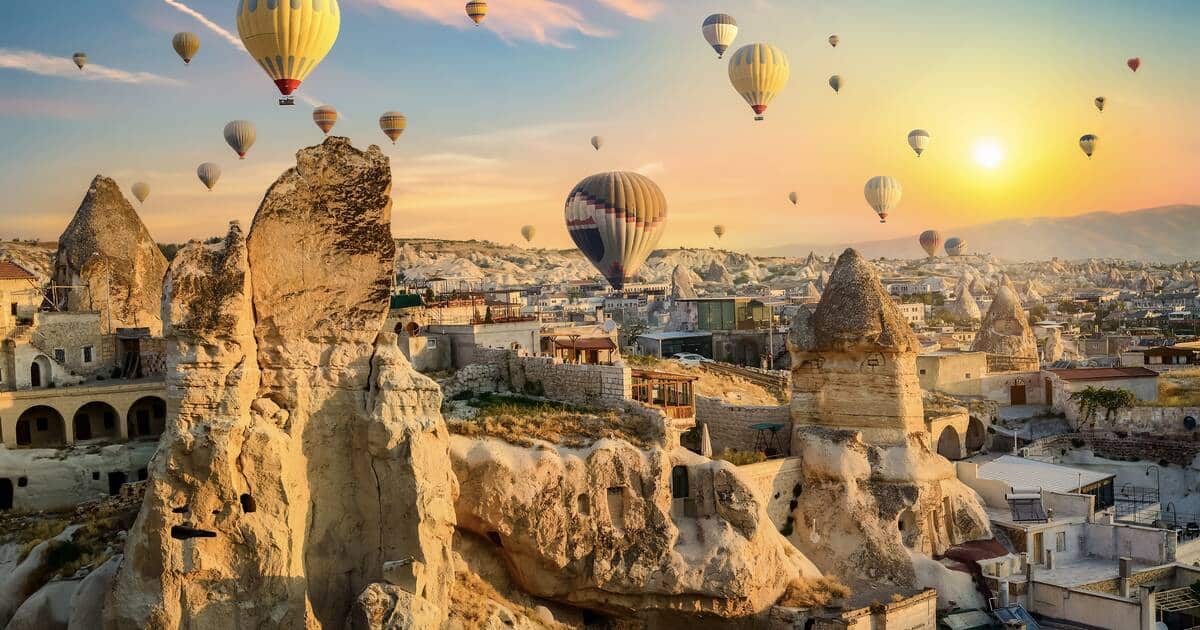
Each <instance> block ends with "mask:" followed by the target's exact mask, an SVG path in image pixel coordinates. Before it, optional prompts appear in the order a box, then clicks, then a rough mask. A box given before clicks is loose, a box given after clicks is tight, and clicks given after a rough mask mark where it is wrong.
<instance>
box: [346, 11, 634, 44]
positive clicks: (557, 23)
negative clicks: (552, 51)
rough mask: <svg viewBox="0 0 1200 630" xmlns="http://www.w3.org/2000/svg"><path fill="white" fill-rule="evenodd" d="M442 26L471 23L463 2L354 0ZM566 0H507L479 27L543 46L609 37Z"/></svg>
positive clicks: (604, 30)
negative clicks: (577, 38)
mask: <svg viewBox="0 0 1200 630" xmlns="http://www.w3.org/2000/svg"><path fill="white" fill-rule="evenodd" d="M358 2H360V3H362V4H369V5H375V6H380V7H383V8H386V9H391V10H393V11H397V12H400V13H403V14H405V15H409V16H412V17H417V18H421V19H426V20H432V21H434V22H438V23H439V24H445V25H446V26H453V27H455V28H460V29H466V28H471V27H473V24H472V22H471V21H470V20H469V19H467V16H466V13H464V12H463V3H461V2H457V1H454V0H437V1H434V0H358ZM601 3H602V4H604V5H610V6H612V5H622V6H625V5H634V6H636V5H642V4H653V2H646V1H644V0H602V2H601ZM577 4H579V2H576V1H572V2H568V1H566V0H563V1H559V0H508V1H507V2H504V3H503V4H500V3H498V4H497V6H496V7H495V8H494V9H493V10H492V11H491V12H490V13H488V16H487V19H486V20H485V21H484V22H483V27H484V28H487V29H488V30H490V31H492V32H494V33H496V35H498V36H499V37H500V38H501V39H503V40H505V41H507V42H514V41H531V42H535V43H538V44H543V45H546V46H556V47H558V48H572V47H573V45H572V44H571V43H570V42H569V41H567V37H568V36H570V35H572V34H578V35H584V36H586V37H611V36H612V35H613V33H612V31H609V30H607V29H604V28H601V27H599V26H595V25H592V24H590V23H589V22H588V20H587V18H586V16H585V15H584V13H583V11H581V10H580V9H579V8H577V7H576V6H574V5H577Z"/></svg>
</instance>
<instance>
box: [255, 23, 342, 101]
mask: <svg viewBox="0 0 1200 630" xmlns="http://www.w3.org/2000/svg"><path fill="white" fill-rule="evenodd" d="M341 23H342V11H341V8H339V7H338V3H337V0H238V7H237V27H238V35H240V36H241V38H242V43H243V44H245V45H246V50H247V51H248V52H249V53H250V56H251V57H253V58H254V60H255V61H257V62H258V65H260V66H262V68H263V70H265V71H266V72H267V75H269V76H270V77H271V79H272V80H273V81H274V82H275V86H276V87H278V88H279V92H280V93H281V94H283V95H284V96H285V97H288V96H289V95H291V94H292V92H295V91H296V88H298V87H300V83H301V82H303V81H304V79H306V78H308V75H309V73H311V72H312V71H313V68H315V67H316V66H317V64H319V63H321V60H322V59H324V58H325V55H327V54H329V50H330V49H331V48H333V43H334V42H335V41H337V36H338V30H339V29H340V28H341ZM292 102H293V101H292V99H290V98H283V99H280V101H279V104H280V105H291V104H292Z"/></svg>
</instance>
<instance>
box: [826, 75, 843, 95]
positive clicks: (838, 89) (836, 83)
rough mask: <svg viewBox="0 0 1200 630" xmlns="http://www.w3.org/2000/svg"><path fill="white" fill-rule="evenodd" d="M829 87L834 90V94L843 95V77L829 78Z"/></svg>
mask: <svg viewBox="0 0 1200 630" xmlns="http://www.w3.org/2000/svg"><path fill="white" fill-rule="evenodd" d="M829 87H831V88H833V93H834V94H841V93H842V77H840V76H838V75H836V74H835V75H833V76H831V77H829Z"/></svg>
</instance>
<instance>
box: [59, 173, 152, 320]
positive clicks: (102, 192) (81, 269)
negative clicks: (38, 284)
mask: <svg viewBox="0 0 1200 630" xmlns="http://www.w3.org/2000/svg"><path fill="white" fill-rule="evenodd" d="M166 271H167V259H166V258H165V257H163V255H162V252H161V251H159V249H158V245H157V244H155V242H154V239H153V238H151V237H150V232H149V231H148V230H147V229H146V226H145V225H144V224H143V223H142V220H141V218H139V217H138V215H137V212H136V211H134V209H133V206H132V205H130V203H129V201H128V200H127V199H125V196H124V195H122V194H121V189H120V187H119V186H117V183H116V182H114V181H113V180H111V179H109V178H107V177H104V176H102V175H97V176H96V178H95V179H93V180H92V185H91V187H90V188H89V189H88V192H87V195H85V196H84V198H83V202H82V203H80V204H79V209H78V210H76V211H75V218H73V219H71V223H69V224H68V225H67V229H66V230H65V231H64V232H63V233H62V236H60V237H58V253H57V254H56V255H55V262H54V276H53V280H52V281H53V283H54V284H56V285H59V286H71V287H83V288H80V289H72V290H69V291H67V292H66V293H65V295H64V297H63V300H62V304H60V306H61V307H64V308H66V309H68V310H84V311H100V313H101V319H100V321H101V322H103V323H104V325H105V328H106V330H111V329H116V328H137V327H146V328H149V329H150V334H151V335H154V336H158V335H160V334H161V333H162V317H161V313H160V310H159V304H160V302H161V299H162V281H163V274H164V273H166Z"/></svg>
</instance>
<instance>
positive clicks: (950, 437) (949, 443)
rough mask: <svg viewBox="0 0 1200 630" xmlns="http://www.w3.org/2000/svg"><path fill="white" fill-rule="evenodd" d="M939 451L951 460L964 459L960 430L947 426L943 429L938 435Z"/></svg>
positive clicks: (939, 453)
mask: <svg viewBox="0 0 1200 630" xmlns="http://www.w3.org/2000/svg"><path fill="white" fill-rule="evenodd" d="M937 452H938V455H941V456H942V457H945V458H946V459H949V460H955V459H962V446H961V443H960V442H959V441H958V431H957V430H955V428H954V427H951V426H947V427H946V428H945V429H942V434H941V435H940V436H938V444H937Z"/></svg>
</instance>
